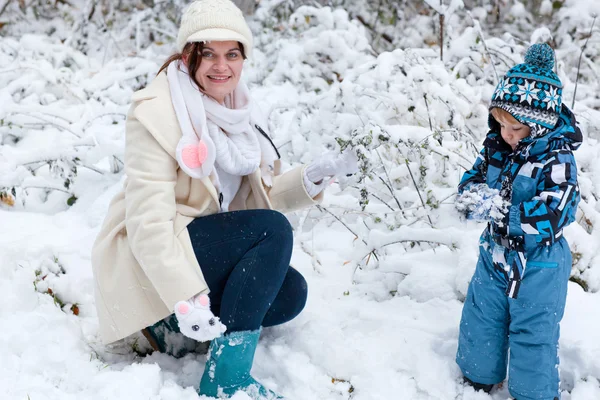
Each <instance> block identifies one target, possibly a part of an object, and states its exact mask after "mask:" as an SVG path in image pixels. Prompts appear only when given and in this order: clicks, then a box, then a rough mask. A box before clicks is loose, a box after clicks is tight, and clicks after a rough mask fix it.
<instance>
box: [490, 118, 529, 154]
mask: <svg viewBox="0 0 600 400" xmlns="http://www.w3.org/2000/svg"><path fill="white" fill-rule="evenodd" d="M492 116H493V117H494V119H495V120H496V121H497V122H498V123H499V124H500V135H502V139H504V141H505V142H506V143H508V145H509V146H510V147H511V148H512V149H513V150H514V149H515V148H516V147H517V144H519V142H520V141H521V139H524V138H526V137H527V136H529V134H530V133H531V129H529V127H528V126H527V125H524V124H522V123H520V122H519V121H517V120H516V119H515V118H514V117H513V116H512V115H510V114H509V113H508V112H506V111H504V110H502V109H500V108H493V109H492Z"/></svg>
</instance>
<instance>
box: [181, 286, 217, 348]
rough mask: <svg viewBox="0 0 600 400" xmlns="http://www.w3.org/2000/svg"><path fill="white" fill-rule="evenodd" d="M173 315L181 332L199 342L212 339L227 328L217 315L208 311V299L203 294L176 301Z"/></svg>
mask: <svg viewBox="0 0 600 400" xmlns="http://www.w3.org/2000/svg"><path fill="white" fill-rule="evenodd" d="M175 316H176V317H177V323H178V324H179V330H180V331H181V333H183V334H184V335H185V336H187V337H189V338H192V339H194V340H197V341H199V342H207V341H210V340H213V339H215V338H217V337H219V336H221V335H222V334H223V333H224V332H225V331H226V330H227V327H226V326H225V325H223V324H222V323H221V321H220V320H219V317H215V315H214V314H213V313H212V311H210V299H209V298H208V296H207V295H205V294H200V295H197V296H194V297H192V298H191V299H189V300H186V301H179V302H177V304H175Z"/></svg>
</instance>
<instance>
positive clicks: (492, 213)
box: [454, 183, 510, 226]
mask: <svg viewBox="0 0 600 400" xmlns="http://www.w3.org/2000/svg"><path fill="white" fill-rule="evenodd" d="M454 205H455V206H456V209H457V210H458V211H460V212H462V213H464V214H465V216H466V217H467V218H468V219H474V220H476V221H489V220H492V221H494V222H495V223H496V224H498V225H500V226H503V225H504V220H505V218H506V215H507V213H508V209H509V207H510V203H509V202H508V201H506V200H504V199H503V198H502V196H500V193H499V192H498V190H496V189H491V188H490V187H488V185H486V184H485V183H482V184H478V185H472V186H470V187H469V188H468V189H467V190H465V191H464V192H462V193H461V194H459V195H458V196H457V197H456V201H455V203H454Z"/></svg>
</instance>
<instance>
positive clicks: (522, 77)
mask: <svg viewBox="0 0 600 400" xmlns="http://www.w3.org/2000/svg"><path fill="white" fill-rule="evenodd" d="M553 68H554V51H553V50H552V48H551V47H550V46H548V45H547V44H545V43H538V44H534V45H532V46H531V47H530V48H529V49H528V50H527V53H525V62H524V63H523V64H518V65H515V66H514V67H512V68H511V69H510V70H509V71H508V72H507V73H506V75H505V76H504V78H503V79H502V80H501V81H500V83H498V86H497V87H496V90H495V91H494V95H493V96H492V103H491V104H490V109H492V108H494V107H498V108H501V109H503V110H504V111H506V112H508V113H510V114H511V115H512V116H513V117H515V119H516V120H517V121H519V122H520V123H522V124H525V125H528V126H531V125H532V124H537V125H539V126H541V127H544V128H547V129H552V128H554V126H556V123H557V122H558V118H559V116H560V111H561V106H562V87H563V85H562V82H561V81H560V79H559V78H558V76H557V75H556V74H555V73H554V71H553V70H552V69H553Z"/></svg>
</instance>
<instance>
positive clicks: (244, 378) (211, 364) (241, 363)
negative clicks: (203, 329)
mask: <svg viewBox="0 0 600 400" xmlns="http://www.w3.org/2000/svg"><path fill="white" fill-rule="evenodd" d="M259 336H260V329H258V330H255V331H241V332H233V333H231V334H229V335H227V336H221V337H218V338H216V339H214V340H213V341H212V342H211V343H210V348H209V349H208V358H207V359H206V366H205V367H204V374H203V375H202V380H201V381H200V390H199V394H201V395H205V396H211V397H219V398H229V397H231V396H232V395H233V394H235V392H237V391H238V390H241V391H243V392H245V393H246V394H248V396H250V398H252V400H274V399H283V397H281V396H279V395H278V394H276V393H274V392H272V391H271V390H269V389H267V388H265V387H264V386H263V385H262V384H260V383H259V382H257V381H256V380H255V379H254V378H253V377H252V376H250V370H251V369H252V362H253V361H254V352H255V351H256V346H257V345H258V338H259Z"/></svg>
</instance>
